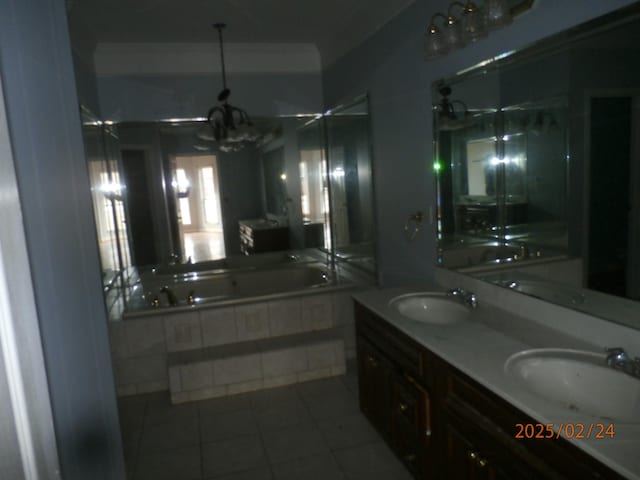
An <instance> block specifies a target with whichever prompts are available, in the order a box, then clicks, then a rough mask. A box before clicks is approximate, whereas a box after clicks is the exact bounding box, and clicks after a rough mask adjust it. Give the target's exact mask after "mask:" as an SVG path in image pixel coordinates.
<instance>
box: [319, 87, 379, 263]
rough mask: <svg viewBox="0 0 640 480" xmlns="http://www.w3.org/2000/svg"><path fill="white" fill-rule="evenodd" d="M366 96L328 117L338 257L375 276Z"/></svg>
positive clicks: (337, 109)
mask: <svg viewBox="0 0 640 480" xmlns="http://www.w3.org/2000/svg"><path fill="white" fill-rule="evenodd" d="M368 108H369V107H368V102H367V98H366V97H362V98H361V99H359V100H357V101H356V102H354V103H352V104H349V105H344V106H341V107H338V108H335V109H333V110H331V111H330V112H329V113H328V114H327V115H326V117H325V118H326V130H327V144H328V148H329V151H328V157H329V165H328V168H329V178H330V180H331V182H330V186H331V215H332V218H333V238H334V242H335V253H336V258H337V259H338V260H340V261H343V262H346V263H349V264H351V265H357V266H359V267H360V268H363V269H365V270H368V271H369V272H371V273H372V274H373V273H375V262H374V258H375V244H374V241H375V227H374V219H373V208H372V207H371V206H372V205H373V183H372V172H371V145H370V141H369V111H368Z"/></svg>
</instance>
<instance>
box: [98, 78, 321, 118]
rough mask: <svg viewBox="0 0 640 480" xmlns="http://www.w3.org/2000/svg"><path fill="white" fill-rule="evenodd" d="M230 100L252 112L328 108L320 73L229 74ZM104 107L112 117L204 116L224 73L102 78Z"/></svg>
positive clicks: (265, 113) (214, 100)
mask: <svg viewBox="0 0 640 480" xmlns="http://www.w3.org/2000/svg"><path fill="white" fill-rule="evenodd" d="M227 84H228V85H229V88H230V89H231V98H230V99H229V103H231V105H235V106H238V107H240V108H242V109H244V110H246V111H247V113H248V114H249V115H250V116H253V117H257V116H263V117H273V116H277V115H295V114H298V113H315V112H319V111H321V110H322V85H321V80H320V75H319V74H271V75H270V74H229V75H227ZM98 90H99V94H100V110H101V112H102V116H103V118H104V119H108V120H112V121H153V120H163V119H168V118H203V117H206V116H207V112H208V111H209V109H210V108H211V107H213V106H214V105H218V101H217V98H216V97H217V96H218V93H219V92H220V90H222V78H221V77H220V76H219V75H215V74H211V75H196V74H193V75H185V74H167V75H118V76H100V77H98Z"/></svg>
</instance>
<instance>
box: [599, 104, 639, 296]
mask: <svg viewBox="0 0 640 480" xmlns="http://www.w3.org/2000/svg"><path fill="white" fill-rule="evenodd" d="M639 98H640V97H638V96H637V95H634V94H625V93H623V92H620V93H617V94H609V95H594V96H592V97H591V98H590V103H589V112H590V117H589V118H590V131H589V147H590V162H589V164H590V168H589V177H590V179H591V182H590V183H589V235H588V262H587V265H588V269H587V286H588V287H589V288H592V289H594V290H599V291H602V292H605V293H610V294H612V295H619V296H624V297H629V298H636V299H637V298H640V296H639V295H640V277H639V274H638V262H639V257H638V254H637V252H635V250H634V249H633V248H629V247H630V246H632V245H636V244H637V242H638V237H639V235H638V232H639V231H640V224H639V222H638V215H637V211H638V207H639V206H640V205H639V201H638V200H639V198H638V195H639V192H638V188H637V184H638V178H639V177H640V169H639V168H638V166H637V165H636V161H635V158H636V157H637V154H638V145H637V143H638V140H637V133H636V132H637V131H638V128H639V123H638V120H639V115H638V112H639V110H638V104H639Z"/></svg>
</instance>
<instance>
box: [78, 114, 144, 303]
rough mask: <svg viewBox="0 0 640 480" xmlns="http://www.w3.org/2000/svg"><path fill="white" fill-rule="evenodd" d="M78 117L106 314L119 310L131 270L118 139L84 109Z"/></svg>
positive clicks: (113, 130)
mask: <svg viewBox="0 0 640 480" xmlns="http://www.w3.org/2000/svg"><path fill="white" fill-rule="evenodd" d="M81 116H82V135H83V139H84V145H85V155H86V158H87V168H88V173H89V180H90V183H91V199H92V203H93V212H94V218H95V223H96V234H97V240H98V248H99V253H100V263H101V265H102V282H103V289H104V294H105V304H106V308H107V310H108V311H112V310H121V309H122V308H123V305H122V296H121V295H120V292H121V291H123V289H124V286H125V284H127V283H128V282H129V280H130V275H131V274H132V270H131V257H130V253H129V246H128V245H129V235H128V231H127V226H126V223H125V208H124V186H123V183H122V180H121V178H120V171H119V163H120V162H119V158H120V156H119V154H120V152H119V146H118V145H119V144H118V137H117V133H116V131H115V129H114V128H113V127H112V126H110V125H105V124H103V123H102V122H101V121H100V120H99V119H98V118H97V117H96V116H95V115H94V114H93V113H92V112H91V111H90V110H89V109H88V108H86V107H84V106H83V107H81Z"/></svg>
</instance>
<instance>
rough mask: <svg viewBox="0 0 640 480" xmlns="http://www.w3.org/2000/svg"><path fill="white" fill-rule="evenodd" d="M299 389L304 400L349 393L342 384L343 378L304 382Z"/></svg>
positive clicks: (298, 386)
mask: <svg viewBox="0 0 640 480" xmlns="http://www.w3.org/2000/svg"><path fill="white" fill-rule="evenodd" d="M297 388H298V391H299V392H300V395H301V396H302V398H304V399H309V398H310V399H313V398H316V397H320V396H324V395H328V394H333V393H341V392H345V393H346V392H347V387H346V385H345V384H344V383H343V382H342V377H331V378H323V379H322V380H314V381H312V382H302V383H299V384H298V385H297Z"/></svg>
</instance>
